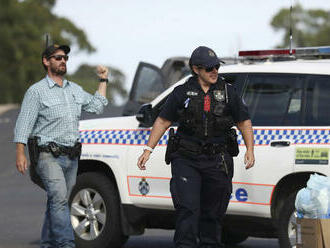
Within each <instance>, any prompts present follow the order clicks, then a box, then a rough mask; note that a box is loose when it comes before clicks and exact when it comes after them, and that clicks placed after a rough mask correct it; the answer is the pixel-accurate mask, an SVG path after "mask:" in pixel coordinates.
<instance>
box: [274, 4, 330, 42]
mask: <svg viewBox="0 0 330 248" xmlns="http://www.w3.org/2000/svg"><path fill="white" fill-rule="evenodd" d="M271 26H272V27H273V28H274V29H275V30H276V31H284V37H283V41H282V43H281V44H280V45H278V47H288V46H289V42H290V39H289V37H290V9H281V10H280V11H279V12H278V13H277V14H276V15H275V16H274V17H273V19H272V21H271ZM291 26H292V32H293V45H294V47H306V46H307V47H308V46H326V45H330V11H325V10H322V9H310V10H305V9H303V8H302V7H301V5H299V4H298V5H296V6H294V7H293V8H292V16H291Z"/></svg>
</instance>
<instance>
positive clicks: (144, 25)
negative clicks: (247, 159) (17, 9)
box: [54, 0, 330, 89]
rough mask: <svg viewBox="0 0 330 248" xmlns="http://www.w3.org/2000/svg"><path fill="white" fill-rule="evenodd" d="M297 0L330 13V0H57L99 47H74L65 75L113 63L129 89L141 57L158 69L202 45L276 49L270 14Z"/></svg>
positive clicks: (222, 52)
mask: <svg viewBox="0 0 330 248" xmlns="http://www.w3.org/2000/svg"><path fill="white" fill-rule="evenodd" d="M297 3H299V4H301V5H302V6H303V8H321V9H325V10H329V11H330V1H329V0H227V1H225V0H204V1H202V0H199V1H197V0H119V1H118V0H57V2H56V5H55V8H54V13H55V14H57V15H58V16H63V17H66V18H68V19H70V20H71V21H72V22H73V23H74V24H75V25H76V26H77V27H79V28H81V29H83V30H84V32H85V33H86V35H87V37H88V39H89V41H90V42H91V44H92V45H93V46H94V47H95V48H96V50H97V51H96V52H94V53H92V54H87V53H84V52H81V51H79V50H78V49H77V48H73V50H72V52H71V54H70V60H69V64H68V71H69V73H72V72H74V71H75V70H76V69H77V68H78V67H79V65H80V64H83V63H88V64H91V65H97V64H104V65H108V66H112V67H116V68H118V69H120V70H121V71H122V72H123V73H124V74H125V75H126V85H125V88H127V89H129V88H130V86H131V84H132V81H133V78H134V74H135V70H136V68H137V66H138V63H139V62H140V61H143V62H147V63H151V64H154V65H156V66H158V67H161V66H162V64H163V62H164V61H165V60H166V59H167V58H169V57H172V56H188V57H189V56H190V54H191V53H192V51H193V50H194V49H195V48H196V47H198V46H200V45H204V46H208V47H211V48H212V49H213V50H214V51H215V52H216V53H217V55H218V56H220V57H224V56H237V54H238V51H239V50H257V49H270V48H274V47H275V46H276V45H278V44H279V43H281V41H282V36H283V33H282V32H276V31H275V30H273V29H272V28H271V26H270V22H271V19H272V17H273V16H274V15H275V14H276V13H277V12H278V11H279V10H280V9H281V8H289V7H290V5H291V4H293V5H295V4H297ZM329 45H330V44H329Z"/></svg>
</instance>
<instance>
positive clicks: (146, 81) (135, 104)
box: [123, 62, 167, 116]
mask: <svg viewBox="0 0 330 248" xmlns="http://www.w3.org/2000/svg"><path fill="white" fill-rule="evenodd" d="M166 87H167V86H166V85H165V79H164V76H163V73H162V72H161V70H160V69H159V68H158V67H157V66H154V65H152V64H148V63H144V62H140V63H139V65H138V68H137V70H136V73H135V76H134V80H133V84H132V87H131V91H130V93H129V99H128V102H127V103H126V105H125V106H124V110H123V115H124V116H128V115H135V114H136V113H137V111H138V110H139V109H140V107H141V105H142V104H144V103H149V102H151V101H152V100H153V99H154V98H155V97H156V96H158V95H159V94H160V93H161V92H163V91H164V90H165V89H166Z"/></svg>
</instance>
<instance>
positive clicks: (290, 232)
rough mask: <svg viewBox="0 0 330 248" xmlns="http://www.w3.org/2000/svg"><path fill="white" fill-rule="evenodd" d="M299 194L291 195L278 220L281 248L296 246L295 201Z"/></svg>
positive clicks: (283, 205)
mask: <svg viewBox="0 0 330 248" xmlns="http://www.w3.org/2000/svg"><path fill="white" fill-rule="evenodd" d="M296 194H297V192H294V193H291V194H290V195H289V196H288V197H287V198H286V199H285V200H284V204H282V208H281V210H280V212H279V218H278V239H279V243H280V247H281V248H291V247H293V246H295V244H296V230H297V221H296V217H295V205H294V203H295V199H296Z"/></svg>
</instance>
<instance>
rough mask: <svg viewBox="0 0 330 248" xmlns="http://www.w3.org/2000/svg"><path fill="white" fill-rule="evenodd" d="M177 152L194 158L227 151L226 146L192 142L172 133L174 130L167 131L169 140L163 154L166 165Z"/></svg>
mask: <svg viewBox="0 0 330 248" xmlns="http://www.w3.org/2000/svg"><path fill="white" fill-rule="evenodd" d="M176 151H177V152H178V153H180V154H182V155H183V156H186V157H190V158H194V157H196V156H198V155H201V154H205V155H216V154H221V153H222V154H224V153H225V152H226V151H227V145H226V144H225V143H224V144H216V143H209V142H201V141H194V140H191V139H189V138H186V137H183V136H182V135H177V134H175V133H174V129H173V128H171V129H170V130H169V138H168V142H167V149H166V154H165V162H166V164H170V163H171V154H172V153H174V152H176Z"/></svg>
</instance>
